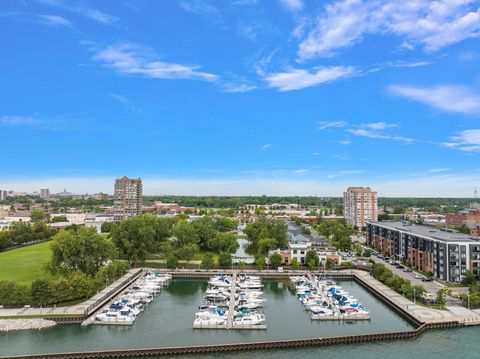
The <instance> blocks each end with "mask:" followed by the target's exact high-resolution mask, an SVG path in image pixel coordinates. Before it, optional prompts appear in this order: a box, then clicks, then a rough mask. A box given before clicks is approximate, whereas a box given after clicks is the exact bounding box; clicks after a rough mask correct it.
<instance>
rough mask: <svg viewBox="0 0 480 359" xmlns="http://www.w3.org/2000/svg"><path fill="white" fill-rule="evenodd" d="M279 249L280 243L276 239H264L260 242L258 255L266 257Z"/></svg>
mask: <svg viewBox="0 0 480 359" xmlns="http://www.w3.org/2000/svg"><path fill="white" fill-rule="evenodd" d="M277 248H278V242H277V240H276V239H274V238H262V239H260V241H258V255H263V256H266V255H267V254H268V251H270V250H272V249H277Z"/></svg>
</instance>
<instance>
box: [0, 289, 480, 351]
mask: <svg viewBox="0 0 480 359" xmlns="http://www.w3.org/2000/svg"><path fill="white" fill-rule="evenodd" d="M341 285H342V286H343V287H344V288H346V289H347V290H349V291H350V292H351V293H352V294H353V295H355V296H356V297H357V298H359V299H360V301H361V302H362V303H364V304H365V305H366V306H367V307H368V308H369V310H370V312H371V313H372V320H371V321H365V322H358V323H355V324H345V323H340V322H323V321H311V320H310V318H309V317H308V316H307V313H306V312H305V311H304V310H303V307H302V306H301V304H300V303H299V302H298V301H297V300H296V298H295V296H294V295H293V294H292V293H291V292H290V291H289V290H288V288H287V283H282V282H276V281H267V282H265V288H264V291H265V298H266V299H267V302H266V305H265V308H264V311H265V315H266V317H267V325H268V329H267V330H266V331H248V330H245V331H226V330H221V331H215V330H193V329H192V323H193V317H194V313H195V311H196V309H197V307H198V305H199V304H200V302H201V298H202V295H203V292H204V291H205V289H206V286H207V284H206V282H205V281H192V280H175V281H173V282H172V283H171V284H170V285H169V287H168V288H166V289H165V290H164V291H163V292H162V293H161V294H160V295H159V296H158V297H157V298H156V299H155V300H154V302H152V303H151V304H150V305H149V306H148V307H147V309H146V310H145V311H144V312H143V313H142V314H141V315H140V317H139V318H137V320H136V322H135V324H134V325H133V326H131V327H116V326H100V325H94V326H89V327H80V326H78V325H72V326H59V327H56V328H54V329H51V330H46V331H40V332H35V331H28V332H18V333H7V334H0V355H4V356H5V355H14V354H28V353H46V352H65V351H84V350H96V349H113V348H145V347H161V346H176V345H195V344H207V343H208V344H213V343H233V342H247V341H260V340H272V339H293V338H311V337H325V336H337V335H349V334H359V333H374V332H384V331H403V330H410V329H411V326H410V325H409V324H408V323H407V322H406V321H404V320H403V319H401V318H400V317H398V316H397V315H396V314H395V313H394V312H393V311H391V310H390V309H389V308H388V307H386V306H385V305H384V304H383V303H381V302H380V301H379V300H377V299H376V298H374V297H373V296H372V295H371V294H369V293H368V292H367V291H365V290H364V289H363V288H362V287H360V286H359V285H357V284H356V283H354V282H349V281H348V282H343V283H341ZM479 334H480V330H478V329H476V328H475V329H459V330H455V331H437V332H430V333H427V334H426V335H424V336H422V337H421V338H419V339H417V340H412V341H408V342H406V341H402V342H390V343H388V344H387V343H378V344H364V345H356V346H348V345H347V346H335V347H328V348H309V349H301V350H300V349H295V350H282V351H261V352H259V353H258V355H257V356H259V357H262V358H273V357H275V358H293V356H294V355H295V356H298V354H300V353H301V355H302V356H303V357H307V358H314V357H315V358H316V357H318V356H319V355H321V354H327V353H330V354H331V353H335V354H340V353H345V354H349V353H355V355H356V357H357V358H367V357H371V356H372V355H373V354H374V353H378V354H379V355H382V353H383V355H382V357H383V356H384V355H386V354H388V355H389V356H390V357H391V358H400V357H402V358H404V357H406V354H405V348H409V349H408V350H410V349H411V348H417V349H418V351H420V352H422V351H423V352H424V353H427V352H428V353H429V354H438V356H437V355H436V356H435V357H452V356H448V355H450V354H451V355H454V354H455V355H459V354H461V355H463V356H464V357H468V358H471V357H474V354H475V355H476V354H477V352H474V351H473V347H472V348H470V347H469V346H468V343H470V342H469V341H468V340H467V341H465V342H462V340H463V339H464V338H470V339H471V340H472V342H473V341H474V340H477V339H476V338H478V335H479ZM454 338H455V339H454ZM473 338H475V339H473ZM437 342H438V343H437ZM459 343H462V344H461V345H460V344H459ZM426 346H427V347H428V348H427V347H426ZM472 346H473V344H472ZM470 349H471V351H469V350H470ZM412 350H413V349H412ZM415 353H417V351H415ZM467 353H470V355H468V354H467ZM251 354H252V353H249V354H248V353H231V354H229V355H228V357H232V358H247V357H251ZM361 355H364V356H361ZM395 355H398V356H395ZM440 355H446V356H440ZM196 357H201V358H209V357H210V356H196ZM211 357H212V358H213V356H211ZM477 357H478V358H480V355H479V356H477Z"/></svg>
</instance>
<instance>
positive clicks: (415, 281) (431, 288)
mask: <svg viewBox="0 0 480 359" xmlns="http://www.w3.org/2000/svg"><path fill="white" fill-rule="evenodd" d="M371 259H372V260H373V261H374V262H376V263H381V264H383V265H385V266H386V267H387V268H388V269H390V270H391V271H392V272H393V274H396V275H398V276H399V277H402V278H405V279H408V280H409V281H410V282H412V285H421V286H422V287H424V288H425V290H426V291H427V292H429V293H437V291H438V290H439V289H441V288H443V287H444V285H443V284H441V283H439V282H437V281H435V280H433V281H431V282H424V281H422V280H421V279H420V278H421V277H423V275H421V274H419V273H416V272H414V271H412V272H404V270H403V269H401V268H397V267H396V266H395V265H393V264H389V263H388V259H387V260H383V259H380V258H377V257H375V256H373V255H372V257H371ZM416 277H420V278H416Z"/></svg>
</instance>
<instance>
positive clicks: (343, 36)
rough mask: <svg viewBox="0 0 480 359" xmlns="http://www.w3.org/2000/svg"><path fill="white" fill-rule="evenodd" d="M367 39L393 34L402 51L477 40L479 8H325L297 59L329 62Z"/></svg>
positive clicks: (442, 2)
mask: <svg viewBox="0 0 480 359" xmlns="http://www.w3.org/2000/svg"><path fill="white" fill-rule="evenodd" d="M367 34H393V35H396V36H398V37H400V38H402V39H403V45H402V47H403V48H413V47H414V45H416V44H418V45H420V46H422V47H423V48H424V49H425V50H426V51H437V50H439V49H441V48H444V47H447V46H449V45H452V44H455V43H457V42H460V41H463V40H465V39H467V38H472V37H477V36H479V34H480V7H479V6H478V2H477V1H473V0H456V1H452V0H437V1H430V0H413V1H409V2H399V1H388V0H372V1H361V0H338V1H335V2H333V3H330V4H327V5H326V6H325V8H324V11H323V12H322V13H321V14H320V16H318V17H317V19H316V23H315V26H314V28H313V29H312V30H311V31H310V32H309V34H308V35H307V37H306V38H305V39H304V41H302V43H301V44H300V46H299V49H298V55H299V57H300V59H303V60H306V59H311V58H315V57H318V56H329V55H331V54H332V53H333V52H334V51H335V50H338V49H341V48H345V47H349V46H352V45H354V44H356V43H358V42H360V41H362V40H363V37H364V36H365V35H367Z"/></svg>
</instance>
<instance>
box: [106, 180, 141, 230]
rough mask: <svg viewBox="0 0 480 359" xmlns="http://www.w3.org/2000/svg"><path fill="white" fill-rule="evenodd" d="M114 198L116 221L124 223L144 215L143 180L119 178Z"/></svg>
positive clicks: (116, 181)
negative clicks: (123, 221) (128, 219)
mask: <svg viewBox="0 0 480 359" xmlns="http://www.w3.org/2000/svg"><path fill="white" fill-rule="evenodd" d="M113 196H114V197H113V210H114V220H115V221H122V220H125V219H127V218H130V217H133V216H138V215H139V214H141V213H142V180H141V179H140V178H138V179H131V178H128V177H123V178H117V179H116V180H115V189H114V195H113Z"/></svg>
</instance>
